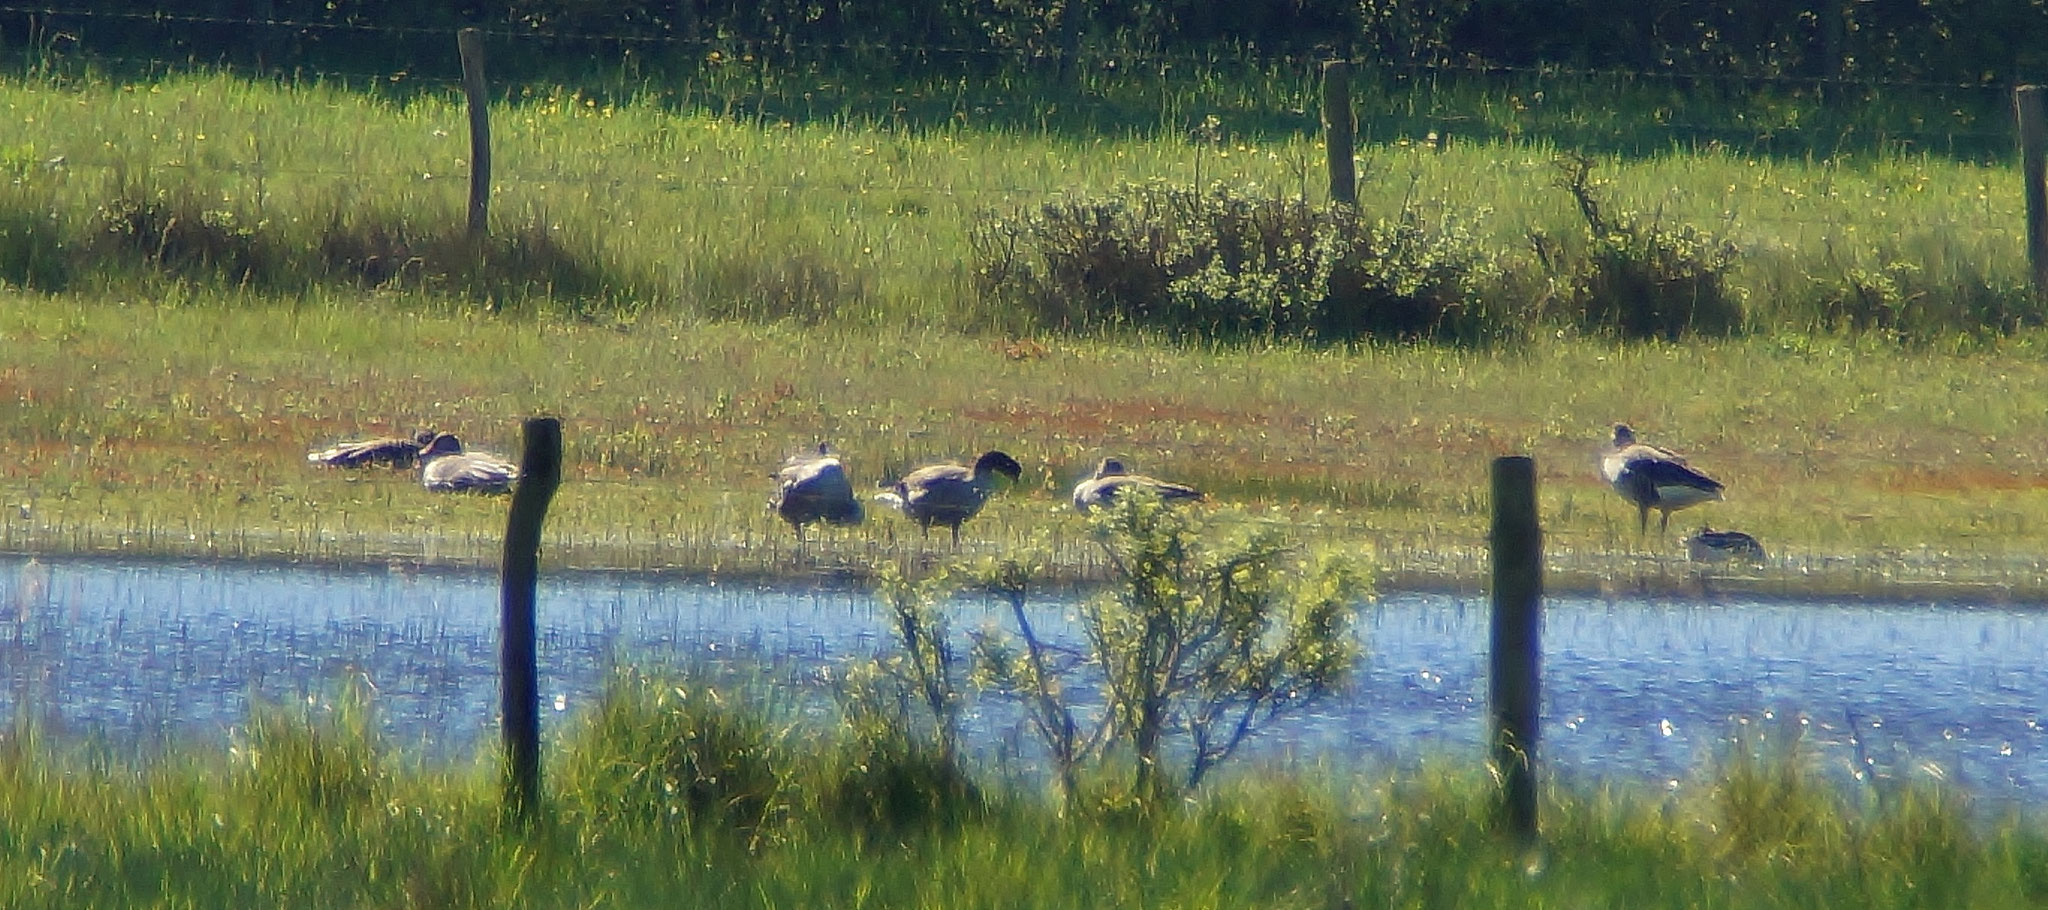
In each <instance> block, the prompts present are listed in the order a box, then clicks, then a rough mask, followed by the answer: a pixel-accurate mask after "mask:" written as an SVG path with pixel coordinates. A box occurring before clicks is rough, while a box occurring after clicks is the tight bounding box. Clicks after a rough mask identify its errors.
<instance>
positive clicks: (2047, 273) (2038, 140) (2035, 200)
mask: <svg viewBox="0 0 2048 910" xmlns="http://www.w3.org/2000/svg"><path fill="white" fill-rule="evenodd" d="M2044 93H2048V86H2040V85H2022V86H2020V87H2019V88H2016V89H2013V92H2012V107H2013V113H2014V115H2015V116H2017V117H2018V118H2019V121H2020V180H2021V182H2022V183H2024V184H2025V185H2026V194H2027V264H2029V265H2031V266H2033V267H2034V294H2035V295H2036V296H2037V297H2044V298H2048V94H2044Z"/></svg>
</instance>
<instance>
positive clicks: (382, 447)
mask: <svg viewBox="0 0 2048 910" xmlns="http://www.w3.org/2000/svg"><path fill="white" fill-rule="evenodd" d="M434 435H435V434H434V431H433V430H421V431H419V432H418V433H415V434H413V435H412V436H409V437H408V436H385V437H381V438H378V439H363V440H358V441H356V442H342V443H336V444H335V445H334V446H333V447H332V448H327V449H321V450H320V451H318V452H307V453H306V460H307V461H309V462H312V463H313V464H320V465H327V466H329V467H336V468H360V467H363V466H364V465H368V464H375V463H377V462H383V463H384V464H388V465H390V466H392V467H394V468H410V467H412V466H413V462H415V461H417V460H419V457H420V450H421V449H424V448H426V447H427V445H428V444H429V443H432V442H433V441H434Z"/></svg>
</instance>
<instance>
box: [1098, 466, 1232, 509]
mask: <svg viewBox="0 0 2048 910" xmlns="http://www.w3.org/2000/svg"><path fill="white" fill-rule="evenodd" d="M1125 491H1143V492H1146V493H1150V494H1152V495H1154V496H1157V497H1159V498H1160V499H1163V500H1166V501H1168V502H1172V501H1175V500H1182V499H1201V498H1202V491H1200V490H1197V489H1195V488H1194V487H1191V486H1188V485H1187V484H1184V483H1174V482H1172V481H1168V480H1160V479H1158V478H1155V477H1147V476H1145V475H1143V474H1133V473H1131V472H1130V471H1129V470H1127V469H1126V468H1125V467H1124V463H1123V462H1121V461H1118V460H1116V459H1114V458H1105V459H1103V460H1102V463H1101V464H1099V465H1097V466H1096V468H1095V474H1094V476H1092V477H1089V478H1088V479H1086V480H1083V481H1081V482H1080V483H1077V484H1075V485H1074V508H1076V509H1079V510H1081V511H1082V512H1090V511H1093V510H1095V509H1099V508H1102V507H1104V506H1107V505H1109V503H1110V501H1111V500H1113V499H1115V498H1116V497H1117V496H1119V495H1121V494H1122V493H1124V492H1125Z"/></svg>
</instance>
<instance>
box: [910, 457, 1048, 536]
mask: <svg viewBox="0 0 2048 910" xmlns="http://www.w3.org/2000/svg"><path fill="white" fill-rule="evenodd" d="M997 474H1001V475H1003V476H1004V477H1008V478H1010V481H1011V482H1012V483H1015V482H1016V480H1017V478H1018V477H1021V476H1023V474H1024V466H1023V465H1020V464H1018V463H1017V459H1015V458H1011V457H1010V456H1009V455H1006V454H1004V453H1002V452H998V451H995V450H990V451H987V452H983V453H982V454H981V457H980V458H977V459H975V460H974V467H972V468H969V467H966V466H964V465H957V464H935V465H926V466H925V467H922V468H918V469H917V470H915V471H912V472H910V473H908V474H905V475H903V479H901V480H898V481H896V482H895V483H894V484H891V485H889V488H888V489H887V490H885V491H883V492H882V493H880V494H877V495H876V496H875V499H876V500H877V501H879V502H882V503H885V504H887V505H888V506H890V507H891V508H894V509H896V510H897V511H899V512H902V513H903V514H904V515H907V516H909V517H910V518H911V519H912V520H915V521H916V522H917V523H918V525H919V526H921V527H923V528H924V530H925V533H927V534H929V533H931V529H932V525H935V524H939V525H945V526H947V527H949V528H952V529H953V546H955V547H957V546H959V545H960V523H961V522H963V521H966V520H967V519H970V518H973V517H974V515H975V513H977V512H980V511H981V506H982V504H983V503H986V502H988V497H989V495H990V494H991V493H994V492H995V489H996V475H997Z"/></svg>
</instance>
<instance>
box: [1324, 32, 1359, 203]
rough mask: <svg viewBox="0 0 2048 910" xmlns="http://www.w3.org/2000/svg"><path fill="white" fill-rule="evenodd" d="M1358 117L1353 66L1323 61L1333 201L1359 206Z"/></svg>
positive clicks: (1326, 125) (1325, 127) (1325, 135)
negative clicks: (1355, 157)
mask: <svg viewBox="0 0 2048 910" xmlns="http://www.w3.org/2000/svg"><path fill="white" fill-rule="evenodd" d="M1357 132H1358V118H1357V116H1356V115H1354V114H1353V113H1352V112H1351V64H1350V63H1347V62H1345V61H1343V60H1326V61H1324V62H1323V145H1324V147H1325V148H1327V149H1328V150H1329V153H1330V154H1329V158H1330V201H1331V202H1342V203H1344V204H1346V205H1357V204H1358V165H1357V163H1356V162H1354V161H1352V160H1351V159H1352V155H1353V154H1354V149H1355V148H1356V134H1357Z"/></svg>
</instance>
